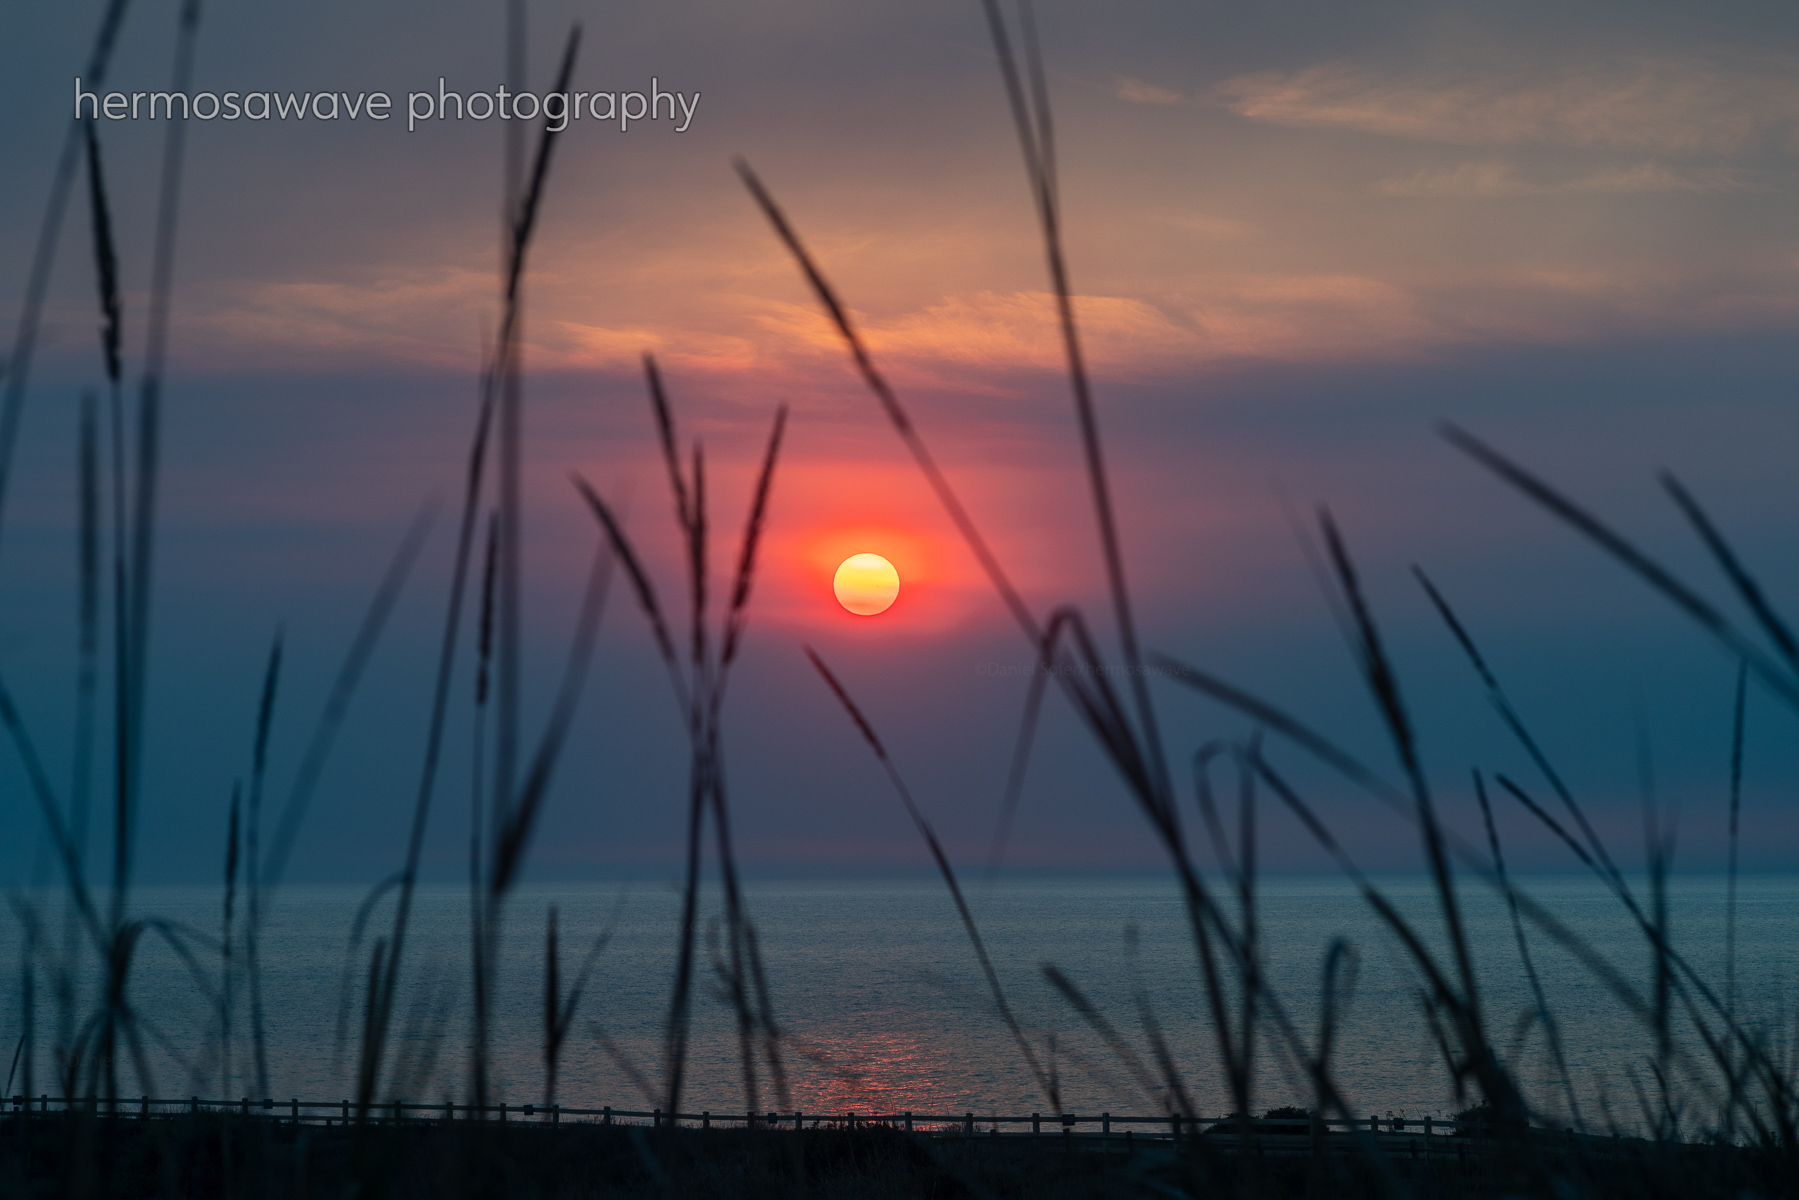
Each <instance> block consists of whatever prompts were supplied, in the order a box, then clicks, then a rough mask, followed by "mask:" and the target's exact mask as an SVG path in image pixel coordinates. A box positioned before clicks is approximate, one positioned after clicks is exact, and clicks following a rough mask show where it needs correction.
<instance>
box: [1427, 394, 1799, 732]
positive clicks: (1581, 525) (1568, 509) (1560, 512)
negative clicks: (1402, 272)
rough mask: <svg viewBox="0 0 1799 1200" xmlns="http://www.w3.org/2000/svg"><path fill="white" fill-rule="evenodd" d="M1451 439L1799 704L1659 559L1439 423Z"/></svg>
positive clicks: (1792, 680)
mask: <svg viewBox="0 0 1799 1200" xmlns="http://www.w3.org/2000/svg"><path fill="white" fill-rule="evenodd" d="M1443 436H1444V437H1445V438H1447V439H1448V441H1449V442H1450V444H1452V445H1454V446H1455V447H1456V448H1457V449H1459V450H1461V451H1463V452H1464V453H1466V454H1467V455H1468V456H1469V457H1471V458H1473V459H1474V460H1475V461H1476V462H1478V463H1480V464H1481V465H1482V466H1484V467H1486V468H1487V469H1488V470H1490V471H1492V472H1493V473H1494V474H1495V475H1497V476H1499V477H1500V478H1501V479H1503V480H1505V481H1506V482H1507V483H1509V484H1511V485H1512V486H1513V487H1515V488H1517V489H1518V490H1519V491H1521V492H1523V493H1524V494H1525V495H1526V496H1528V497H1530V498H1531V499H1532V500H1534V501H1536V502H1537V503H1538V504H1539V505H1541V506H1542V507H1543V508H1546V509H1548V510H1549V511H1550V512H1551V513H1553V514H1554V515H1555V516H1557V517H1559V518H1561V520H1562V521H1564V522H1565V523H1567V524H1568V525H1571V526H1573V527H1574V529H1576V530H1577V531H1579V532H1580V533H1582V534H1584V535H1585V536H1586V537H1587V538H1588V539H1589V540H1591V541H1592V542H1594V543H1595V544H1596V545H1598V546H1599V547H1600V548H1601V549H1603V550H1604V551H1605V552H1606V553H1608V554H1610V555H1611V556H1612V557H1613V558H1615V559H1617V560H1618V561H1619V562H1621V563H1623V564H1624V566H1626V567H1627V568H1629V569H1630V570H1631V571H1632V572H1633V573H1634V574H1635V575H1637V576H1638V577H1639V578H1640V579H1642V580H1643V581H1644V582H1645V583H1647V584H1648V585H1649V586H1650V587H1651V588H1652V589H1654V590H1655V591H1657V592H1660V593H1661V594H1662V595H1663V596H1664V597H1666V598H1667V599H1668V600H1669V601H1671V602H1672V603H1673V604H1674V605H1675V607H1677V608H1679V609H1680V610H1681V611H1682V612H1684V613H1686V614H1687V616H1689V617H1691V618H1692V619H1693V620H1694V621H1696V622H1698V623H1699V625H1700V626H1701V627H1702V628H1704V629H1705V630H1706V631H1707V632H1708V633H1710V634H1711V635H1712V636H1713V637H1715V638H1717V639H1718V641H1720V642H1722V643H1723V644H1724V646H1725V648H1726V649H1728V650H1729V651H1730V653H1731V654H1732V655H1733V656H1735V657H1740V658H1742V659H1743V660H1744V661H1745V662H1747V663H1748V664H1749V667H1750V669H1751V670H1752V671H1754V672H1755V675H1756V678H1758V679H1760V680H1761V681H1762V682H1763V683H1764V684H1766V685H1767V686H1768V688H1770V689H1771V690H1772V691H1773V692H1774V693H1775V694H1776V695H1778V696H1779V697H1780V698H1781V699H1783V700H1785V701H1786V702H1787V703H1788V704H1790V705H1792V706H1794V707H1796V708H1799V678H1796V677H1795V676H1794V674H1793V673H1792V672H1790V671H1788V670H1786V669H1785V668H1783V667H1782V666H1780V665H1779V664H1778V663H1775V662H1774V661H1772V660H1771V659H1769V658H1768V657H1767V655H1765V654H1763V653H1762V652H1761V650H1760V649H1759V648H1757V647H1756V646H1755V644H1754V643H1753V642H1751V641H1750V640H1749V639H1748V638H1747V637H1745V636H1744V635H1743V634H1742V633H1741V632H1740V631H1739V630H1738V629H1737V627H1736V626H1735V625H1733V624H1731V622H1730V621H1729V620H1728V619H1727V618H1726V617H1725V616H1724V615H1723V614H1722V613H1720V612H1719V611H1718V610H1717V608H1716V607H1714V606H1713V605H1712V604H1711V602H1710V601H1708V600H1706V599H1705V598H1703V597H1702V596H1700V595H1699V594H1698V593H1697V592H1695V591H1693V589H1691V588H1690V587H1688V586H1687V585H1686V584H1684V583H1682V582H1681V581H1680V580H1679V579H1677V578H1675V576H1674V575H1673V574H1672V573H1671V572H1669V571H1668V570H1667V569H1666V568H1665V567H1663V566H1662V565H1661V564H1660V563H1657V562H1656V561H1655V560H1653V559H1651V558H1650V557H1649V556H1648V555H1646V554H1644V553H1643V552H1642V551H1641V550H1639V549H1637V548H1636V547H1635V546H1634V545H1632V544H1631V543H1630V542H1628V541H1626V540H1625V539H1624V538H1623V537H1622V536H1620V535H1619V534H1617V533H1615V532H1614V531H1613V530H1612V529H1611V528H1610V527H1609V526H1607V525H1605V524H1604V523H1603V522H1601V521H1600V520H1599V519H1598V518H1597V517H1594V516H1593V515H1592V514H1590V513H1588V512H1587V511H1586V510H1585V509H1583V508H1581V507H1580V506H1579V505H1577V504H1575V503H1574V502H1573V501H1572V500H1569V499H1568V498H1567V497H1565V496H1563V495H1562V494H1561V493H1560V492H1558V491H1556V490H1555V489H1554V488H1552V487H1550V486H1549V485H1548V484H1546V483H1544V482H1543V481H1542V480H1540V479H1538V478H1537V477H1536V476H1534V475H1532V474H1531V473H1530V472H1528V471H1526V470H1525V469H1524V468H1522V467H1520V466H1518V465H1517V464H1515V463H1513V462H1512V461H1511V460H1510V459H1508V458H1506V457H1504V456H1503V455H1501V454H1500V453H1499V452H1498V451H1496V450H1493V449H1492V448H1491V447H1489V446H1487V445H1486V444H1485V443H1484V442H1481V441H1480V440H1478V439H1476V438H1475V437H1474V436H1473V435H1471V434H1468V433H1465V432H1463V431H1462V430H1461V429H1458V428H1457V427H1455V426H1453V425H1447V426H1444V428H1443Z"/></svg>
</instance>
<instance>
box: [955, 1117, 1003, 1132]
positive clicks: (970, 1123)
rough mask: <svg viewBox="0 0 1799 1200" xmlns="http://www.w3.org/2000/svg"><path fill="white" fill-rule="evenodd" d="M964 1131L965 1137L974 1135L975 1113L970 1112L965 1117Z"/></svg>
mask: <svg viewBox="0 0 1799 1200" xmlns="http://www.w3.org/2000/svg"><path fill="white" fill-rule="evenodd" d="M996 1128H997V1126H996ZM962 1133H963V1136H965V1137H973V1136H974V1114H973V1113H969V1114H968V1115H967V1116H966V1117H964V1118H963V1123H962Z"/></svg>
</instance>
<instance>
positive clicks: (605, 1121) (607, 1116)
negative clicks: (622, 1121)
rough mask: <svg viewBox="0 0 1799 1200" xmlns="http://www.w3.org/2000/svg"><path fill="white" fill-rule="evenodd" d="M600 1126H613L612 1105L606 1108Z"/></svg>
mask: <svg viewBox="0 0 1799 1200" xmlns="http://www.w3.org/2000/svg"><path fill="white" fill-rule="evenodd" d="M600 1124H602V1125H610V1124H612V1106H611V1105H610V1104H608V1105H607V1106H606V1108H605V1112H604V1115H602V1116H601V1118H600Z"/></svg>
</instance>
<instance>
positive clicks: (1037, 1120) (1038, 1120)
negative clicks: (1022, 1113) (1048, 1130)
mask: <svg viewBox="0 0 1799 1200" xmlns="http://www.w3.org/2000/svg"><path fill="white" fill-rule="evenodd" d="M1042 1132H1043V1116H1042V1114H1041V1113H1032V1114H1031V1136H1032V1137H1036V1136H1037V1135H1038V1134H1040V1133H1042Z"/></svg>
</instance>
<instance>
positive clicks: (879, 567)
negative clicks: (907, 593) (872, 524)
mask: <svg viewBox="0 0 1799 1200" xmlns="http://www.w3.org/2000/svg"><path fill="white" fill-rule="evenodd" d="M831 589H832V590H833V591H835V592H836V593H837V603H839V604H841V605H843V607H845V608H847V609H849V610H850V611H851V612H853V613H855V614H856V615H857V616H859V617H872V616H874V615H875V614H876V613H883V612H886V611H887V610H888V609H889V608H891V607H892V606H893V602H894V600H896V599H898V597H899V572H898V571H896V570H894V569H893V564H892V563H890V562H888V561H887V560H886V559H884V558H882V557H881V556H880V555H878V554H852V555H850V556H849V557H848V558H846V559H844V560H843V564H842V565H841V566H839V567H838V568H837V576H836V578H834V579H832V580H831Z"/></svg>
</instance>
